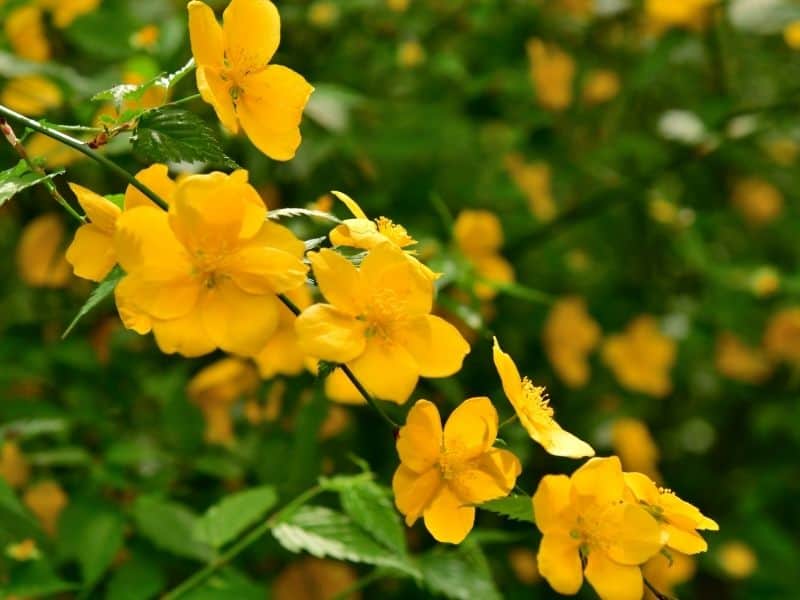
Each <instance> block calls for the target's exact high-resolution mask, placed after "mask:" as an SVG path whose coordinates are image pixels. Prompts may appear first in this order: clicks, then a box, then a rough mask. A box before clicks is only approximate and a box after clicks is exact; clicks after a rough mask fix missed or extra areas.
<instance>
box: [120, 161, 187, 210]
mask: <svg viewBox="0 0 800 600" xmlns="http://www.w3.org/2000/svg"><path fill="white" fill-rule="evenodd" d="M136 179H138V180H139V181H140V182H142V183H143V184H144V185H145V186H146V187H148V188H150V189H151V190H152V191H153V192H155V193H156V195H157V196H158V197H159V198H161V199H162V200H164V201H165V202H166V203H167V204H171V203H172V197H173V196H174V195H175V187H176V186H175V182H174V181H172V179H170V177H169V170H168V169H167V165H162V164H158V163H156V164H154V165H150V166H149V167H147V168H146V169H142V170H141V171H139V172H138V173H137V174H136ZM137 206H149V207H151V208H158V207H157V206H155V204H153V201H152V200H150V198H148V197H147V196H145V195H144V194H143V193H142V192H140V191H139V190H138V189H137V188H135V187H133V186H132V185H130V184H128V187H126V188H125V210H130V209H132V208H136V207H137Z"/></svg>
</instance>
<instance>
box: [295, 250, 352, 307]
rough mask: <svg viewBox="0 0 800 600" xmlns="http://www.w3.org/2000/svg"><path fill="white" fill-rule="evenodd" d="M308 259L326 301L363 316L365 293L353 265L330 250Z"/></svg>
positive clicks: (310, 254) (313, 253)
mask: <svg viewBox="0 0 800 600" xmlns="http://www.w3.org/2000/svg"><path fill="white" fill-rule="evenodd" d="M308 259H309V260H310V261H311V266H312V267H313V269H314V278H315V279H316V281H317V285H318V286H319V289H320V291H321V292H322V295H323V296H325V300H327V301H328V302H330V303H331V304H333V305H334V306H335V307H336V308H338V309H339V310H342V311H344V312H347V313H349V314H351V315H353V316H355V315H359V314H361V313H362V312H363V306H362V304H363V303H362V300H361V298H362V297H363V295H364V292H363V289H362V285H361V277H360V275H359V273H358V270H357V269H356V268H355V267H354V266H353V263H351V262H350V261H349V260H347V259H346V258H345V257H344V256H342V255H341V254H339V253H338V252H335V251H334V250H330V249H328V248H323V249H322V250H320V251H319V252H309V253H308Z"/></svg>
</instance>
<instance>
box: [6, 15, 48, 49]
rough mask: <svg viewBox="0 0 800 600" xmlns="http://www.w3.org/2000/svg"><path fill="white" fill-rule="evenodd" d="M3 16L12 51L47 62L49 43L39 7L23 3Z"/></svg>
mask: <svg viewBox="0 0 800 600" xmlns="http://www.w3.org/2000/svg"><path fill="white" fill-rule="evenodd" d="M4 16H5V22H4V23H3V25H4V26H5V33H6V38H7V39H8V43H9V44H10V45H11V48H12V49H13V50H14V53H15V54H16V55H17V56H19V57H21V58H26V59H28V60H32V61H34V62H47V61H48V60H49V59H50V44H49V43H48V41H47V34H46V32H45V26H44V19H43V18H42V9H41V7H39V6H36V5H34V4H25V5H23V6H20V7H19V8H17V9H16V10H12V11H11V12H10V14H8V15H7V16H6V15H4Z"/></svg>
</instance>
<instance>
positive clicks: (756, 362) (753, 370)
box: [637, 331, 773, 470]
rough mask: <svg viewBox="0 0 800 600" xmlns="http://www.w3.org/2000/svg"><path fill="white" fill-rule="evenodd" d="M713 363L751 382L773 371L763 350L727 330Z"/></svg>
mask: <svg viewBox="0 0 800 600" xmlns="http://www.w3.org/2000/svg"><path fill="white" fill-rule="evenodd" d="M714 364H715V366H716V367H717V371H719V372H720V373H721V374H722V375H724V376H725V377H727V378H729V379H733V380H735V381H741V382H744V383H751V384H760V383H763V382H764V381H766V380H767V379H769V376H770V375H772V371H773V365H772V361H770V360H769V357H768V356H767V354H766V353H765V352H764V351H763V350H761V349H760V348H751V347H750V346H748V345H747V344H745V343H744V342H742V341H741V340H740V339H739V338H738V337H736V336H735V335H734V334H732V333H730V332H728V331H723V332H722V333H720V334H719V336H718V337H717V345H716V352H715V356H714ZM637 470H638V469H637Z"/></svg>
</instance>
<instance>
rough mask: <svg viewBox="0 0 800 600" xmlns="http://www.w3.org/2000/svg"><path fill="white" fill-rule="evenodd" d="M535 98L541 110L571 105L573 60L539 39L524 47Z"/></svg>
mask: <svg viewBox="0 0 800 600" xmlns="http://www.w3.org/2000/svg"><path fill="white" fill-rule="evenodd" d="M526 48H527V51H528V60H529V61H530V72H531V80H532V81H533V86H534V88H535V90H536V99H537V100H538V102H539V105H540V106H541V107H542V108H545V109H547V110H554V111H561V110H564V109H566V108H568V107H569V105H570V104H572V81H573V78H574V77H575V61H574V60H573V59H572V57H571V56H570V55H569V54H567V53H566V52H564V51H563V50H561V48H559V47H558V46H556V45H555V44H549V43H546V42H543V41H542V40H540V39H538V38H532V39H530V40H528V42H527V45H526Z"/></svg>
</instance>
